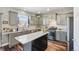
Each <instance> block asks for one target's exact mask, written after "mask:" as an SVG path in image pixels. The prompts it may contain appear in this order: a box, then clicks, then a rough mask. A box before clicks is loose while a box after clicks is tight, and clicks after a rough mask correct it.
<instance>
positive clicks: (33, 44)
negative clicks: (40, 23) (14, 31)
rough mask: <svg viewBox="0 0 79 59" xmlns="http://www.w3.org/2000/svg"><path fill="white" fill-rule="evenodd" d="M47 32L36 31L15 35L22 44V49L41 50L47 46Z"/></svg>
mask: <svg viewBox="0 0 79 59" xmlns="http://www.w3.org/2000/svg"><path fill="white" fill-rule="evenodd" d="M47 34H48V32H43V31H38V32H34V33H30V34H26V35H21V36H17V37H15V39H16V40H17V41H18V42H19V43H21V44H22V45H23V49H24V51H32V50H33V51H35V50H36V51H42V50H45V49H46V48H47Z"/></svg>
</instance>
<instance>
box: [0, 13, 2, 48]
mask: <svg viewBox="0 0 79 59" xmlns="http://www.w3.org/2000/svg"><path fill="white" fill-rule="evenodd" d="M1 29H2V23H1V14H0V47H1V39H2V31H1Z"/></svg>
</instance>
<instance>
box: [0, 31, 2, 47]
mask: <svg viewBox="0 0 79 59" xmlns="http://www.w3.org/2000/svg"><path fill="white" fill-rule="evenodd" d="M1 39H2V33H1V32H0V47H1Z"/></svg>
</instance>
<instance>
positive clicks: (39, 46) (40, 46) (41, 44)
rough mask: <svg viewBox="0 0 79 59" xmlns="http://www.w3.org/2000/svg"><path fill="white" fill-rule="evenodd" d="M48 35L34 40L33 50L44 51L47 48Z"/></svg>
mask: <svg viewBox="0 0 79 59" xmlns="http://www.w3.org/2000/svg"><path fill="white" fill-rule="evenodd" d="M47 44H48V43H47V35H45V36H42V37H40V38H38V39H36V40H34V41H32V51H44V50H45V49H46V48H47Z"/></svg>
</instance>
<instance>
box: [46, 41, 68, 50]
mask: <svg viewBox="0 0 79 59" xmlns="http://www.w3.org/2000/svg"><path fill="white" fill-rule="evenodd" d="M45 51H67V43H66V42H61V41H48V47H47V49H46V50H45Z"/></svg>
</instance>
